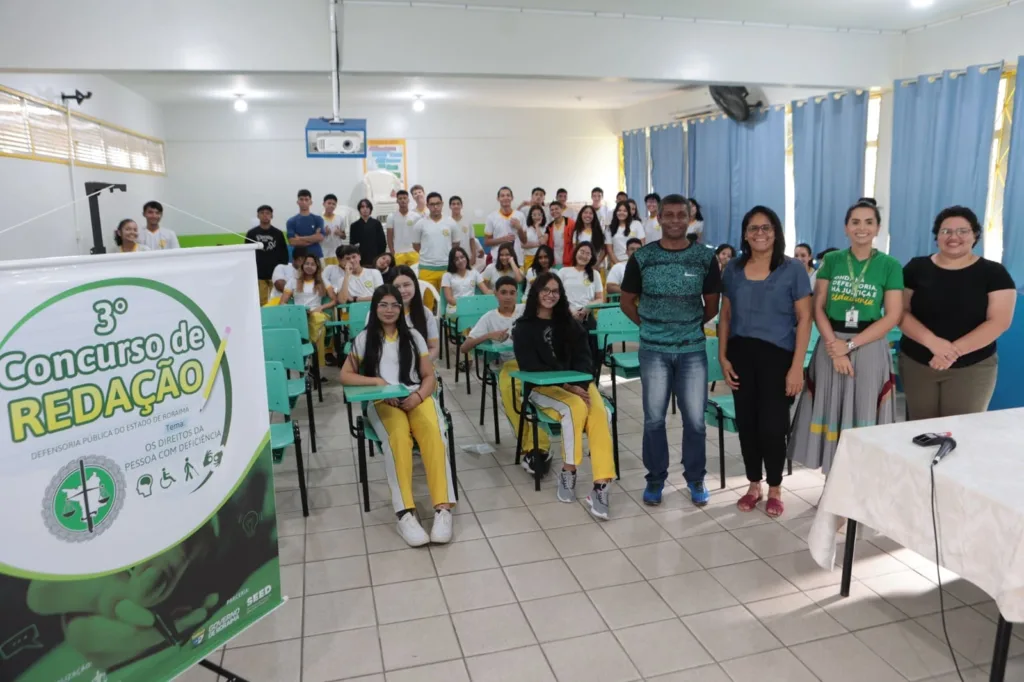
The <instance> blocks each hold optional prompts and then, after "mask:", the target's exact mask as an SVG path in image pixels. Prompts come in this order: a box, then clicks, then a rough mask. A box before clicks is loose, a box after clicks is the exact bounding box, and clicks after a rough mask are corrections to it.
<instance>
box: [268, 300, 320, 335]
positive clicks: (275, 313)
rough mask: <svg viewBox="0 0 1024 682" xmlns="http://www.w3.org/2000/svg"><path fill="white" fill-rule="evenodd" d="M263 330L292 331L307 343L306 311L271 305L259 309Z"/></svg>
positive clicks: (307, 325)
mask: <svg viewBox="0 0 1024 682" xmlns="http://www.w3.org/2000/svg"><path fill="white" fill-rule="evenodd" d="M260 317H261V318H262V320H263V328H264V329H294V330H295V331H297V332H298V333H299V337H300V338H301V339H302V340H303V341H309V322H308V321H307V320H306V309H305V308H304V307H302V306H297V305H272V306H269V307H266V308H260Z"/></svg>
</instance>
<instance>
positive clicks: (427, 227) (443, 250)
mask: <svg viewBox="0 0 1024 682" xmlns="http://www.w3.org/2000/svg"><path fill="white" fill-rule="evenodd" d="M461 237H462V231H461V230H460V229H459V226H458V225H456V224H455V221H454V220H452V219H451V218H441V219H440V220H438V221H435V220H434V219H433V218H431V217H429V216H427V217H426V218H423V219H422V220H419V221H417V222H416V225H415V226H414V227H413V231H412V243H413V244H419V245H420V265H425V266H427V267H430V268H447V267H448V255H449V254H450V253H451V251H452V245H453V244H455V243H458V242H459V241H460V240H461ZM395 241H396V245H395V248H396V249H397V248H398V245H397V238H396V240H395Z"/></svg>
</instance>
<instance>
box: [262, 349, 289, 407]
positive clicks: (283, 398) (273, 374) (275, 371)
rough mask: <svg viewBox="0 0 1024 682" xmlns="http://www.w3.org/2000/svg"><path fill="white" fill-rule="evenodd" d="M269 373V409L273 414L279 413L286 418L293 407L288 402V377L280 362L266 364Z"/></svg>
mask: <svg viewBox="0 0 1024 682" xmlns="http://www.w3.org/2000/svg"><path fill="white" fill-rule="evenodd" d="M263 365H264V367H266V373H267V407H268V408H270V411H271V412H279V413H281V414H283V415H285V416H289V415H291V413H292V405H291V402H290V401H289V400H288V375H287V374H286V373H285V371H284V365H282V364H281V363H280V362H265V363H263Z"/></svg>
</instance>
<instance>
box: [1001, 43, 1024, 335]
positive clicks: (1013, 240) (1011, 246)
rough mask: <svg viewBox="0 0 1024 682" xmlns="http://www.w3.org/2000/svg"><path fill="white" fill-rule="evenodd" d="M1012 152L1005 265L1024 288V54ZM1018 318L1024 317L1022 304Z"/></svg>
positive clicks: (1005, 214) (1006, 200)
mask: <svg viewBox="0 0 1024 682" xmlns="http://www.w3.org/2000/svg"><path fill="white" fill-rule="evenodd" d="M1013 113H1014V118H1015V119H1016V120H1015V121H1014V125H1013V126H1011V127H1010V156H1009V159H1008V161H1007V163H1008V168H1007V171H1006V190H1005V193H1004V194H1003V265H1005V266H1006V269H1007V270H1009V271H1010V274H1011V275H1013V281H1014V282H1016V283H1017V287H1018V288H1019V289H1020V290H1022V291H1024V57H1021V58H1020V59H1019V60H1018V61H1017V94H1016V96H1015V97H1014V99H1013ZM1017 318H1018V319H1021V318H1024V311H1021V310H1020V308H1019V307H1018V312H1017Z"/></svg>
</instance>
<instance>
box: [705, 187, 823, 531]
mask: <svg viewBox="0 0 1024 682" xmlns="http://www.w3.org/2000/svg"><path fill="white" fill-rule="evenodd" d="M740 249H741V252H740V257H739V258H737V259H736V260H733V261H731V262H730V263H729V265H728V266H727V267H726V268H725V272H724V273H722V282H723V285H724V294H725V295H724V296H723V297H722V311H721V313H720V314H719V322H718V339H719V345H718V359H719V362H720V363H721V365H722V373H723V374H724V375H725V382H726V383H727V384H728V385H729V388H731V389H732V392H733V396H734V398H735V401H736V402H735V405H736V426H737V428H738V430H739V436H740V450H741V451H742V453H743V463H744V464H745V465H746V470H747V480H748V481H750V487H749V488H748V489H747V493H746V494H745V495H744V496H743V497H741V498H740V499H739V501H738V502H737V506H738V507H739V509H740V511H744V512H749V511H753V509H754V507H756V506H757V503H758V502H760V501H761V499H762V497H763V493H762V489H761V477H762V471H763V472H764V474H765V475H766V476H765V477H766V478H767V480H768V501H767V502H766V503H765V511H766V512H767V513H768V516H772V517H778V516H782V512H783V510H784V507H783V504H782V468H783V465H784V464H785V462H786V432H787V431H788V430H789V404H790V400H791V399H792V398H794V397H795V396H797V395H798V394H799V393H800V390H801V389H802V388H803V383H804V356H805V355H806V354H807V344H808V343H809V342H810V338H811V285H810V282H808V281H807V274H806V272H805V270H804V267H803V265H802V264H801V263H800V262H799V261H797V260H794V259H792V258H787V257H786V256H785V253H786V240H785V237H784V236H783V231H782V222H781V221H780V220H779V216H778V215H776V213H775V211H773V210H771V209H770V208H767V207H765V206H755V207H754V208H752V209H750V211H748V212H747V214H746V215H745V216H744V217H743V243H742V244H741V246H740Z"/></svg>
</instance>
